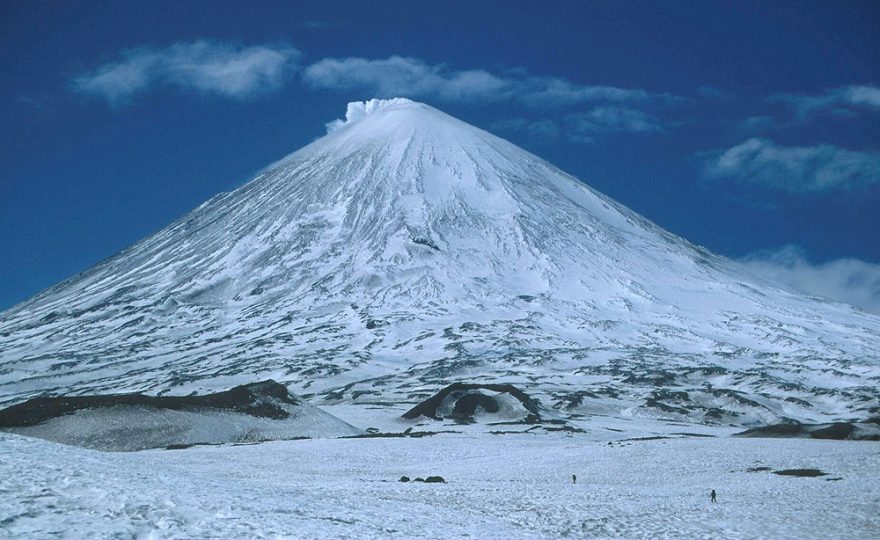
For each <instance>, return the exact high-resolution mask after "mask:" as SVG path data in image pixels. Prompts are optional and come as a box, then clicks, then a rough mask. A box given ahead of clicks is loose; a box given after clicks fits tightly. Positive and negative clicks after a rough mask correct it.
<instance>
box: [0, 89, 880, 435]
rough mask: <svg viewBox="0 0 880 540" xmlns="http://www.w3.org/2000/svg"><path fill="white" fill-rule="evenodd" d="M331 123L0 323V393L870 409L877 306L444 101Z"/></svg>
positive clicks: (571, 407)
mask: <svg viewBox="0 0 880 540" xmlns="http://www.w3.org/2000/svg"><path fill="white" fill-rule="evenodd" d="M333 128H334V129H333V130H332V132H331V133H329V134H328V135H327V136H325V137H323V138H321V139H319V140H317V141H315V142H314V143H312V144H310V145H308V146H306V147H304V148H302V149H301V150H299V151H297V152H295V153H294V154H292V155H290V156H288V157H287V158H285V159H284V160H282V161H280V162H278V163H276V164H274V165H272V166H270V167H269V168H267V169H266V170H265V171H264V172H262V173H261V174H260V175H259V176H257V177H256V178H255V179H253V180H252V181H251V182H249V183H247V184H246V185H244V186H242V187H241V188H239V189H236V190H235V191H232V192H229V193H222V194H220V195H217V196H216V197H214V198H212V199H211V200H209V201H207V202H206V203H204V204H203V205H201V206H200V207H199V208H197V209H195V210H194V211H192V212H191V213H190V214H188V215H186V216H184V217H182V218H181V219H179V220H177V221H176V222H174V223H172V224H171V225H170V226H168V227H167V228H165V229H163V230H161V231H160V232H158V233H156V234H154V235H152V236H150V237H148V238H146V239H144V240H142V241H140V242H138V243H137V244H135V245H133V246H131V247H130V248H128V249H126V250H124V251H123V252H121V253H119V254H118V255H116V256H114V257H112V258H110V259H108V260H106V261H104V262H103V263H101V264H99V265H97V266H95V267H94V268H92V269H90V270H88V271H86V272H84V273H82V274H80V275H77V276H75V277H73V278H71V279H68V280H67V281H64V282H62V283H60V284H58V285H57V286H55V287H52V288H51V289H48V290H46V291H44V292H42V293H41V294H39V295H37V296H36V297H34V298H33V299H31V300H29V301H27V302H24V303H22V304H20V305H18V306H15V307H13V308H12V309H10V310H8V311H5V312H3V313H2V314H0V403H3V404H11V403H13V402H17V401H21V400H23V399H25V398H27V397H30V396H33V395H36V394H39V393H43V392H52V393H70V392H73V393H86V392H88V393H101V392H109V391H114V392H118V391H123V390H125V391H135V390H137V391H147V392H152V393H163V392H167V391H169V390H172V389H173V390H174V392H175V393H184V392H187V391H199V392H207V391H212V390H219V389H225V388H228V387H230V386H233V385H234V384H240V383H247V382H252V381H254V380H259V379H266V378H272V379H275V380H278V381H281V382H283V383H285V384H288V385H289V386H290V387H291V388H292V389H293V390H294V391H296V392H297V393H299V394H304V395H305V396H306V397H314V398H320V399H322V400H323V401H324V402H327V403H331V404H332V403H340V402H354V403H364V404H370V403H380V404H382V403H415V402H417V401H419V400H420V399H424V398H425V397H427V396H428V395H430V394H432V393H433V392H436V391H437V390H438V389H439V388H441V387H442V386H445V385H446V384H448V383H450V382H454V381H459V380H460V381H465V382H495V383H498V382H511V383H515V384H517V386H518V387H520V388H522V389H523V390H525V391H527V392H528V393H530V394H532V395H534V396H536V397H538V398H539V399H541V400H542V402H543V403H544V405H545V406H550V407H556V408H558V409H559V410H560V411H564V412H565V413H567V414H571V415H578V414H596V413H601V414H612V415H622V416H629V415H637V416H638V415H643V416H663V417H673V418H681V419H687V420H689V421H696V422H721V423H736V424H742V425H751V424H755V423H764V422H772V421H778V420H779V419H782V418H796V419H801V420H805V421H813V422H823V421H831V420H850V419H861V418H864V417H867V416H870V415H872V414H876V413H877V412H878V402H880V391H878V386H880V384H878V383H880V360H878V351H880V317H877V316H873V315H869V314H866V313H864V312H861V311H859V310H856V309H854V308H851V307H849V306H846V305H843V304H837V303H832V302H829V301H825V300H822V299H817V298H807V297H803V296H800V295H796V294H793V293H790V292H786V291H782V290H779V289H776V288H774V287H772V286H770V285H768V284H766V283H763V282H761V281H760V280H758V279H757V278H755V277H754V276H751V275H749V274H747V273H746V272H745V271H743V270H742V269H741V268H739V267H737V266H736V265H735V264H733V263H732V262H731V261H729V260H727V259H724V258H722V257H719V256H716V255H713V254H711V253H709V252H707V251H706V250H704V249H702V248H699V247H697V246H694V245H692V244H690V243H688V242H687V241H685V240H683V239H681V238H679V237H677V236H675V235H673V234H671V233H669V232H667V231H664V230H663V229H661V228H659V227H657V226H656V225H654V224H652V223H651V222H649V221H647V220H646V219H644V218H643V217H641V216H639V215H637V214H635V213H634V212H632V211H630V210H628V209H626V208H624V207H623V206H621V205H620V204H618V203H616V202H614V201H612V200H610V199H608V198H607V197H605V196H603V195H601V194H599V193H597V192H595V191H593V190H592V189H590V188H589V187H587V186H586V185H585V184H583V183H582V182H580V181H579V180H577V179H575V178H573V177H571V176H569V175H567V174H565V173H563V172H562V171H560V170H558V169H556V168H555V167H553V166H552V165H550V164H548V163H547V162H545V161H543V160H541V159H540V158H538V157H536V156H534V155H532V154H530V153H528V152H526V151H524V150H522V149H520V148H518V147H516V146H514V145H512V144H510V143H509V142H507V141H504V140H502V139H500V138H498V137H495V136H493V135H491V134H489V133H487V132H485V131H482V130H480V129H477V128H475V127H473V126H470V125H468V124H465V123H463V122H461V121H458V120H456V119H454V118H452V117H450V116H448V115H446V114H444V113H442V112H440V111H438V110H436V109H434V108H432V107H430V106H427V105H424V104H420V103H414V102H410V101H408V100H390V101H378V100H373V101H370V102H366V103H361V104H352V105H350V106H349V114H348V117H347V120H346V121H344V122H342V121H340V122H338V123H336V124H334V125H333Z"/></svg>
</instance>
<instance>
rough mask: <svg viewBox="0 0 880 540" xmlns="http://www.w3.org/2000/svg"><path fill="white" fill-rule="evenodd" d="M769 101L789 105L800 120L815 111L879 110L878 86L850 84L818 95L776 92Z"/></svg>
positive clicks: (879, 96)
mask: <svg viewBox="0 0 880 540" xmlns="http://www.w3.org/2000/svg"><path fill="white" fill-rule="evenodd" d="M770 101H771V102H782V103H785V104H787V105H789V106H790V107H792V108H793V109H794V111H795V114H796V115H797V117H798V118H799V119H801V120H806V119H807V118H809V117H810V116H811V115H813V114H817V113H824V114H838V115H840V114H843V115H852V114H853V112H852V109H858V108H860V109H868V110H880V88H877V87H875V86H866V85H850V86H843V87H840V88H835V89H832V90H829V91H827V92H825V93H824V94H818V95H802V94H776V95H774V96H771V97H770Z"/></svg>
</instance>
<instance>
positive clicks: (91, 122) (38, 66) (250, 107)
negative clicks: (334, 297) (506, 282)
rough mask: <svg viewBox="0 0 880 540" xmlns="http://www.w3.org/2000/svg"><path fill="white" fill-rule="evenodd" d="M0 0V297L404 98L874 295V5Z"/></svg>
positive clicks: (879, 278)
mask: <svg viewBox="0 0 880 540" xmlns="http://www.w3.org/2000/svg"><path fill="white" fill-rule="evenodd" d="M142 4H143V3H141V2H137V3H134V2H132V3H127V2H88V3H82V4H77V3H75V2H66V3H62V2H50V3H45V4H37V3H33V2H31V3H27V2H0V50H3V54H2V55H0V78H2V79H0V80H2V85H0V97H2V99H0V120H2V125H3V129H2V130H0V309H2V308H4V307H8V306H11V305H13V304H15V303H17V302H20V301H22V300H25V299H26V298H28V297H30V296H31V295H33V294H35V293H36V292H38V291H39V290H41V289H43V288H46V287H48V286H51V285H53V284H54V283H57V282H58V281H60V280H62V279H64V278H66V277H69V276H71V275H73V274H75V273H77V272H80V271H82V270H85V269H87V268H88V267H90V266H92V265H93V264H95V263H96V262H98V261H100V260H102V259H104V258H106V257H109V256H111V255H113V254H115V253H116V252H118V251H119V250H121V249H123V248H124V247H126V246H128V245H130V244H131V243H133V242H134V241H136V240H138V239H140V238H142V237H144V236H146V235H148V234H150V233H152V232H155V231H157V230H159V229H160V228H162V227H163V226H165V225H167V224H168V223H170V222H171V221H172V220H173V219H175V218H177V217H179V216H181V215H182V214H184V213H186V212H187V211H189V210H191V209H192V208H194V207H196V206H198V205H199V204H200V203H201V202H203V201H204V200H206V199H208V198H209V197H210V196H212V195H213V194H215V193H217V192H219V191H224V190H229V189H232V188H235V187H236V186H238V185H241V183H243V182H245V181H246V180H248V179H249V177H250V176H251V175H252V174H253V173H254V172H255V171H257V170H259V169H260V168H261V167H262V166H264V165H266V164H268V163H271V162H273V161H274V160H276V159H278V158H280V157H282V156H284V155H286V154H287V153H289V152H290V151H292V150H294V149H296V148H298V147H300V146H302V145H304V144H306V143H308V142H310V141H311V140H313V139H314V138H316V137H318V136H320V135H322V134H323V133H324V131H325V127H324V126H325V124H326V123H327V122H329V121H331V120H332V119H334V118H338V117H339V116H341V115H342V114H343V112H344V109H345V104H346V102H348V101H353V100H362V99H367V98H371V97H393V96H405V97H410V98H413V99H417V100H420V101H424V102H426V103H429V104H432V105H434V106H436V107H438V108H440V109H441V110H444V111H446V112H448V113H450V114H452V115H454V116H457V117H459V118H461V119H463V120H465V121H467V122H470V123H472V124H474V125H477V126H479V127H482V128H484V129H487V130H489V131H492V132H494V133H496V134H498V135H500V136H503V137H505V138H507V139H509V140H511V141H513V142H514V143H516V144H519V145H520V146H523V147H524V148H526V149H528V150H531V151H533V152H535V153H536V154H538V155H540V156H542V157H544V158H545V159H548V160H549V161H550V162H552V163H554V164H556V165H558V166H560V167H561V168H562V169H564V170H566V171H568V172H570V173H572V174H574V175H575V176H578V177H579V178H581V179H582V180H584V181H585V182H587V183H588V184H590V185H591V186H593V187H594V188H596V189H598V190H600V191H602V192H604V193H606V194H608V195H610V196H611V197H614V198H615V199H617V200H619V201H621V202H622V203H624V204H626V205H627V206H629V207H631V208H633V209H634V210H636V211H638V212H640V213H642V214H643V215H645V216H646V217H648V218H649V219H651V220H653V221H655V222H657V223H658V224H660V225H661V226H663V227H665V228H667V229H669V230H671V231H673V232H675V233H677V234H680V235H681V236H684V237H685V238H688V239H689V240H691V241H693V242H696V243H698V244H701V245H704V246H706V247H708V248H710V249H712V250H714V251H716V252H718V253H721V254H723V255H727V256H729V257H732V258H735V259H741V260H743V262H744V263H745V264H749V265H752V267H753V268H755V269H756V270H758V271H761V272H763V273H765V274H767V275H772V276H774V277H775V278H776V279H778V280H780V281H782V282H784V283H786V284H788V285H790V286H794V287H798V288H801V289H802V290H805V291H807V292H813V293H818V294H826V295H830V296H834V297H837V298H841V299H844V300H846V301H849V302H851V303H855V304H857V305H861V306H863V307H865V308H866V309H870V310H873V311H878V312H880V123H878V120H880V3H877V2H876V1H864V2H845V1H840V2H815V3H814V2H807V1H804V2H769V1H760V2H736V3H734V2H710V1H695V2H689V1H675V2H657V1H651V2H635V1H631V2H610V1H609V2H592V3H589V5H582V4H587V3H582V2H553V3H537V2H490V1H481V2H448V3H437V4H429V3H427V2H382V3H365V2H328V1H324V2H320V3H317V2H316V3H314V5H308V4H307V3H301V4H300V3H289V2H247V3H225V2H205V3H199V2H194V1H193V2H151V3H149V4H150V5H149V6H144V5H142Z"/></svg>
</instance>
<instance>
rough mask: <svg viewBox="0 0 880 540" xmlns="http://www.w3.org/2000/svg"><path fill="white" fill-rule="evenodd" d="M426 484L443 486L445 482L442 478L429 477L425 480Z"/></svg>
mask: <svg viewBox="0 0 880 540" xmlns="http://www.w3.org/2000/svg"><path fill="white" fill-rule="evenodd" d="M425 483H426V484H445V483H446V480H444V479H443V477H442V476H429V477H427V478H425Z"/></svg>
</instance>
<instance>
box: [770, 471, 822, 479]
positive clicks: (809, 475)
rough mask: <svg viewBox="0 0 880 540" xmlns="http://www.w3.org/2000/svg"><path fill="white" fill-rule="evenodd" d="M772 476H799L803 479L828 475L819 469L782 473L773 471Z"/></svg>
mask: <svg viewBox="0 0 880 540" xmlns="http://www.w3.org/2000/svg"><path fill="white" fill-rule="evenodd" d="M773 474H778V475H780V476H800V477H804V478H815V477H817V476H828V473H826V472H822V471H820V470H819V469H785V470H782V471H773Z"/></svg>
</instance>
